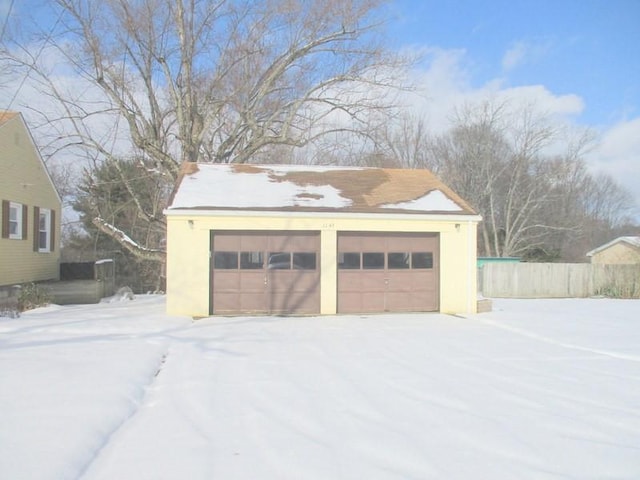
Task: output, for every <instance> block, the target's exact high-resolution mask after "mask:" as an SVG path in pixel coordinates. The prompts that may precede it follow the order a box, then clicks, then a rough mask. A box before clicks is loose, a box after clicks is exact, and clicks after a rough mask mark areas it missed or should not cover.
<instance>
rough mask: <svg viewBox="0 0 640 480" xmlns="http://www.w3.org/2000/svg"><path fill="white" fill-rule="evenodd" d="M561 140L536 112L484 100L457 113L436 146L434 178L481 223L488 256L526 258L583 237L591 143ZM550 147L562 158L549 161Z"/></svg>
mask: <svg viewBox="0 0 640 480" xmlns="http://www.w3.org/2000/svg"><path fill="white" fill-rule="evenodd" d="M561 133H562V131H561V128H560V127H558V126H555V125H554V124H553V123H552V122H551V121H550V120H549V119H548V118H546V117H545V116H543V115H540V114H539V113H536V110H535V106H524V107H520V108H515V109H514V108H513V106H512V105H510V104H509V103H508V102H504V103H496V102H493V101H487V102H483V103H481V104H479V105H471V106H466V107H464V108H463V109H461V110H459V111H458V112H457V115H456V117H455V118H454V126H453V127H452V129H451V130H450V131H449V132H448V133H447V134H445V135H444V136H441V137H440V138H438V139H437V140H436V141H435V143H434V147H433V155H434V158H435V159H434V160H433V161H432V163H433V164H434V165H436V171H437V172H438V173H439V174H440V175H441V176H442V177H443V179H445V181H447V183H449V184H450V185H451V186H452V187H453V188H454V189H455V190H457V191H458V192H459V193H460V194H461V195H462V196H463V197H465V198H466V199H467V200H468V201H469V202H470V203H471V204H472V205H473V206H474V207H475V208H476V209H477V210H478V211H479V212H480V213H481V214H482V216H483V222H482V223H481V225H480V229H481V231H480V239H481V248H482V253H483V254H484V255H487V256H516V255H519V256H521V255H526V254H528V253H530V252H532V251H534V250H544V249H545V248H548V246H549V244H550V239H552V238H553V237H556V238H561V237H562V238H566V235H565V234H566V233H567V232H572V233H573V234H577V233H578V232H579V231H580V228H581V226H582V225H583V224H584V208H583V206H584V202H585V185H586V182H588V181H589V179H590V176H589V175H588V173H587V172H586V168H585V166H584V163H583V161H582V159H581V156H582V154H583V153H584V149H585V148H586V147H587V146H588V144H589V141H590V138H591V137H590V136H588V135H580V136H578V137H577V138H576V139H575V141H573V142H565V141H564V140H563V139H562V137H561ZM552 142H556V144H558V145H564V147H565V151H564V152H563V153H561V154H554V155H551V154H550V153H549V147H550V145H551V143H552ZM555 148H559V147H558V146H557V145H556V147H555ZM551 243H553V242H551Z"/></svg>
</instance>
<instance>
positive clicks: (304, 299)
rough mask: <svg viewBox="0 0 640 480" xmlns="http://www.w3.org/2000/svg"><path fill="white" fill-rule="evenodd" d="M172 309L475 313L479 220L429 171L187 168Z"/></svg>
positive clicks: (175, 242) (171, 238)
mask: <svg viewBox="0 0 640 480" xmlns="http://www.w3.org/2000/svg"><path fill="white" fill-rule="evenodd" d="M165 214H166V217H167V310H168V312H169V313H170V314H180V315H191V316H207V315H212V314H222V315H226V314H251V313H257V314H290V313H295V314H335V313H371V312H429V311H434V312H435V311H440V312H450V313H454V312H460V313H463V312H464V313H471V312H475V311H476V308H477V303H476V300H477V299H476V290H477V289H476V241H477V237H476V231H477V224H478V222H479V221H480V216H479V215H477V214H476V212H474V211H473V209H472V208H471V207H470V206H469V205H468V204H467V203H466V202H465V201H464V200H463V199H462V198H460V197H459V196H458V195H457V194H456V193H454V192H453V191H452V190H451V189H449V188H448V187H447V186H446V185H444V184H443V183H442V182H440V180H438V179H437V178H436V177H435V176H434V175H433V174H432V173H431V172H429V171H428V170H403V169H380V168H348V167H320V166H293V165H219V164H218V165H213V164H193V163H192V164H186V165H185V166H184V167H183V171H182V175H181V178H180V180H179V183H178V185H177V188H176V190H175V192H174V196H173V198H172V201H171V202H170V205H169V207H168V208H167V210H166V211H165Z"/></svg>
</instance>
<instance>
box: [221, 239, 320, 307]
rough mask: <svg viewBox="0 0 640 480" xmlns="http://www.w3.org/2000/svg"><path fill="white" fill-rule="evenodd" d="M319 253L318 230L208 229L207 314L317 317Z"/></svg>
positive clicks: (318, 304)
mask: <svg viewBox="0 0 640 480" xmlns="http://www.w3.org/2000/svg"><path fill="white" fill-rule="evenodd" d="M319 251H320V232H291V231H289V232H250V231H240V232H238V231H231V232H230V231H211V255H210V258H211V306H212V308H211V310H212V312H211V313H213V314H225V315H235V314H247V313H248V314H285V313H286V314H313V313H320V270H319V268H318V259H319Z"/></svg>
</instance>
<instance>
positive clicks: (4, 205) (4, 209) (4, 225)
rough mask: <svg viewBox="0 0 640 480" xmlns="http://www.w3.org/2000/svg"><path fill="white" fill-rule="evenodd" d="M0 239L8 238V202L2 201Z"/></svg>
mask: <svg viewBox="0 0 640 480" xmlns="http://www.w3.org/2000/svg"><path fill="white" fill-rule="evenodd" d="M2 238H9V200H2Z"/></svg>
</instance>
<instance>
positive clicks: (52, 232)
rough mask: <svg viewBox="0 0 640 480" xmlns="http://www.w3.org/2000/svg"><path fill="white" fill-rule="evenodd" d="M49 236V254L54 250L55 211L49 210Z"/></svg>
mask: <svg viewBox="0 0 640 480" xmlns="http://www.w3.org/2000/svg"><path fill="white" fill-rule="evenodd" d="M50 228H51V236H50V237H49V238H50V241H49V243H50V244H51V248H49V251H50V252H53V251H54V250H55V249H56V211H55V210H51V227H50Z"/></svg>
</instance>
